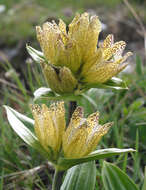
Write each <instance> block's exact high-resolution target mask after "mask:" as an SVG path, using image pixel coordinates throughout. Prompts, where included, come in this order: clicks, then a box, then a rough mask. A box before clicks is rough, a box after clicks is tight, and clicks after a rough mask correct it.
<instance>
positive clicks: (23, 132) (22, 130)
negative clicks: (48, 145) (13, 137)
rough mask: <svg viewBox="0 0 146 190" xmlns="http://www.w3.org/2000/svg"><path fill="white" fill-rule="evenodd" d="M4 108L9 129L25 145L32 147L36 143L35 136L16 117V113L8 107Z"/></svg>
mask: <svg viewBox="0 0 146 190" xmlns="http://www.w3.org/2000/svg"><path fill="white" fill-rule="evenodd" d="M4 107H5V109H6V112H7V118H8V121H9V123H10V125H11V127H12V128H13V129H14V131H15V132H16V133H17V134H18V135H19V136H20V137H21V138H22V139H23V140H24V141H25V142H26V143H27V144H29V145H30V146H32V147H33V145H34V144H35V142H36V141H37V138H36V136H35V135H34V134H33V133H32V132H31V131H30V130H29V129H28V128H27V127H26V126H25V125H24V124H23V123H22V122H21V121H20V120H19V119H18V118H17V117H16V111H15V112H14V111H13V109H12V108H10V107H9V106H4ZM17 115H19V114H17ZM19 116H20V115H19Z"/></svg>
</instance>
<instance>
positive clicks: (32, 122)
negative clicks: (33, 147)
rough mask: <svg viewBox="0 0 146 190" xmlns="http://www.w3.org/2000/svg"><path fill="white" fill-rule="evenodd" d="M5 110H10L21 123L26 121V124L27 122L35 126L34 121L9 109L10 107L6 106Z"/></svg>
mask: <svg viewBox="0 0 146 190" xmlns="http://www.w3.org/2000/svg"><path fill="white" fill-rule="evenodd" d="M4 107H5V109H6V110H7V109H9V110H10V111H11V112H12V113H13V114H14V115H15V116H16V117H17V118H19V119H20V120H21V121H24V122H27V123H30V124H31V125H34V120H33V119H31V118H29V117H27V116H25V115H23V114H21V113H19V112H17V111H16V110H14V109H13V108H11V107H9V106H4Z"/></svg>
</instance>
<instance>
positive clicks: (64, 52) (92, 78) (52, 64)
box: [36, 13, 132, 93]
mask: <svg viewBox="0 0 146 190" xmlns="http://www.w3.org/2000/svg"><path fill="white" fill-rule="evenodd" d="M100 31H101V23H100V21H99V19H98V17H97V16H92V17H89V14H88V13H83V14H81V15H80V14H77V15H76V16H75V18H74V19H73V21H72V22H71V23H70V24H69V27H68V31H67V29H66V24H65V23H64V22H63V21H62V20H60V21H59V24H58V25H57V24H56V23H55V22H54V21H53V22H52V23H50V22H46V23H44V24H43V26H42V28H41V27H40V26H37V27H36V32H37V38H38V41H39V42H40V45H41V48H42V51H43V54H44V56H45V58H46V59H47V61H48V63H46V62H44V63H43V64H42V65H43V70H44V74H45V76H46V79H47V81H48V84H49V85H50V88H52V90H54V91H55V92H57V93H71V92H75V91H77V92H79V91H80V90H81V89H84V88H87V86H91V85H94V84H97V85H98V84H104V83H106V82H107V81H108V80H109V79H111V78H112V77H113V76H115V75H117V74H118V73H119V72H120V71H122V70H123V69H124V68H125V67H126V66H127V64H128V63H124V62H125V61H126V59H127V58H128V57H129V56H130V55H131V54H132V53H131V52H128V53H127V54H126V55H124V56H122V53H123V50H124V49H125V46H126V43H125V42H124V41H119V42H116V43H114V38H113V35H111V34H110V35H108V36H107V38H106V39H105V40H104V41H103V43H101V44H99V47H97V43H98V37H99V33H100ZM65 72H66V73H65ZM62 73H63V74H62ZM66 75H67V76H66ZM62 76H63V78H62ZM66 86H68V87H66Z"/></svg>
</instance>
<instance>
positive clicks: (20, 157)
mask: <svg viewBox="0 0 146 190" xmlns="http://www.w3.org/2000/svg"><path fill="white" fill-rule="evenodd" d="M129 2H130V4H131V6H132V7H133V9H134V11H135V13H136V14H138V15H139V17H140V19H141V22H143V23H144V25H146V11H145V8H146V2H145V1H144V0H131V1H130V0H129ZM84 11H87V12H89V13H90V14H91V15H93V14H96V15H98V16H99V19H100V20H101V22H102V24H103V31H102V32H101V34H100V40H103V39H104V38H105V37H106V35H107V34H109V33H113V34H114V36H115V40H116V41H117V40H125V41H126V42H127V48H126V51H128V50H130V51H132V52H133V53H134V55H133V56H132V58H131V59H130V60H129V61H130V66H128V68H127V69H126V70H125V71H124V72H122V73H121V78H123V79H124V80H126V82H127V85H128V87H129V90H120V91H114V90H101V89H91V90H90V91H89V92H87V93H86V95H89V96H90V99H86V98H83V99H81V100H79V101H78V104H79V105H82V106H84V107H85V115H86V116H87V115H88V114H90V113H92V112H94V111H96V110H99V111H100V112H101V117H100V122H101V123H106V122H108V121H114V126H113V128H112V129H111V130H110V133H109V134H107V135H106V136H105V137H104V138H103V140H102V142H101V143H100V145H99V147H98V148H106V147H117V148H128V147H132V148H135V149H136V150H137V152H136V153H134V154H132V155H126V156H124V155H123V156H120V157H118V158H110V159H108V161H111V162H113V163H115V164H117V165H118V166H119V167H121V168H122V169H123V170H124V171H126V172H127V173H128V174H129V176H130V177H131V178H133V180H134V182H135V183H137V184H138V185H139V186H140V187H141V185H142V183H143V178H144V165H145V160H146V67H145V53H144V51H145V50H144V39H143V33H142V31H141V28H140V26H139V24H138V23H137V21H136V19H135V18H134V16H133V14H132V13H131V11H130V10H129V9H128V7H127V6H126V5H125V4H124V2H123V1H122V0H111V1H109V0H90V1H89V0H62V1H59V0H53V1H52V0H1V1H0V105H3V104H7V105H10V106H12V107H13V108H14V109H17V110H18V111H19V112H21V113H24V114H25V115H27V116H30V117H32V115H31V112H30V109H29V104H30V103H32V102H33V92H34V91H35V90H36V89H37V88H39V87H42V86H46V83H45V80H44V78H43V75H42V73H41V69H40V66H39V65H37V64H36V63H34V62H33V61H32V60H31V59H30V56H29V55H28V53H27V51H26V48H25V45H26V43H28V44H30V45H31V46H33V47H34V48H36V49H40V47H39V44H38V42H37V40H36V33H35V26H36V25H42V24H43V23H44V22H45V21H51V20H55V21H56V22H57V21H58V19H59V18H62V19H63V20H64V21H65V22H66V23H67V24H68V23H69V22H70V21H71V20H72V18H73V17H74V15H75V13H76V12H80V13H82V12H84ZM40 103H42V101H40ZM45 103H46V102H45ZM67 104H68V102H67V103H66V107H67ZM0 113H1V114H0V121H1V122H0V190H1V189H7V190H8V189H16V190H18V189H27V190H29V189H30V190H32V189H43V190H44V189H47V188H48V186H49V185H50V184H51V177H52V174H53V171H52V170H50V169H49V168H48V167H47V165H46V161H44V160H43V158H42V157H41V156H40V155H38V153H37V152H36V151H35V150H33V149H31V148H30V147H27V145H26V144H25V143H23V142H22V140H21V139H19V137H17V135H16V134H15V133H14V132H13V131H12V129H11V128H10V126H9V124H8V122H7V118H6V115H5V112H4V110H3V108H2V107H1V108H0ZM32 130H33V129H32ZM100 164H101V165H102V161H101V162H100ZM97 165H98V163H97ZM37 166H39V167H40V168H39V169H38V168H35V167H37ZM30 169H33V170H32V173H29V172H30ZM48 177H49V181H48ZM97 178H99V179H100V178H101V176H100V169H98V170H97ZM97 186H99V187H101V188H102V182H100V183H98V182H97Z"/></svg>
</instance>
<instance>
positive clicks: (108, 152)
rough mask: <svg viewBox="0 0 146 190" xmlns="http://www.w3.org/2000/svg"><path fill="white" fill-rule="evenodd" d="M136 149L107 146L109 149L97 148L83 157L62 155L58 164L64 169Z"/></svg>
mask: <svg viewBox="0 0 146 190" xmlns="http://www.w3.org/2000/svg"><path fill="white" fill-rule="evenodd" d="M134 151H135V150H134V149H132V148H128V149H118V148H107V149H101V150H96V151H94V152H92V153H91V154H89V155H88V156H85V157H82V158H77V159H75V158H74V159H71V158H70V159H69V158H63V157H61V158H60V159H59V161H58V165H60V167H62V168H64V169H68V168H70V167H72V166H74V165H77V164H81V163H83V162H89V161H92V160H98V159H104V158H108V157H110V156H114V155H119V154H122V153H127V152H134Z"/></svg>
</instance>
